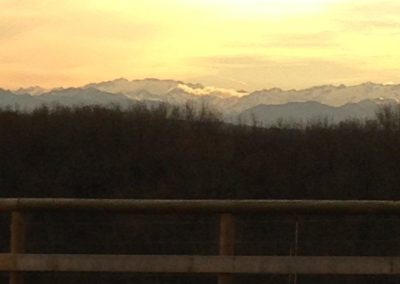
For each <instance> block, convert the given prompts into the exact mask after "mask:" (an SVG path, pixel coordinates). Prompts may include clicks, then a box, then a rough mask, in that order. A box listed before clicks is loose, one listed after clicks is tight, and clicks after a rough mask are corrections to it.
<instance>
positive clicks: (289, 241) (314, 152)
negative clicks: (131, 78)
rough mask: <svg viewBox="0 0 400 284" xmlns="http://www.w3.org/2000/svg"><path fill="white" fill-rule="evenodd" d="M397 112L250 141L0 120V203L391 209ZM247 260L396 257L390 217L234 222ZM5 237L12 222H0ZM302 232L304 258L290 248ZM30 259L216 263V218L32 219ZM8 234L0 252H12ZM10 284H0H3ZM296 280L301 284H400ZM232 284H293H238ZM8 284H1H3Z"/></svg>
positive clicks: (66, 279) (147, 111)
mask: <svg viewBox="0 0 400 284" xmlns="http://www.w3.org/2000/svg"><path fill="white" fill-rule="evenodd" d="M399 145H400V108H397V107H393V106H384V107H381V108H380V109H379V110H378V111H377V114H376V118H375V119H374V120H368V121H360V120H348V121H346V122H342V123H339V124H329V123H328V122H327V121H325V120H323V119H322V120H319V121H314V122H312V123H308V124H304V125H290V124H287V125H286V124H282V123H277V124H276V125H274V126H271V127H268V128H263V127H258V126H257V123H256V122H255V123H254V125H253V126H246V125H240V124H237V125H234V124H227V123H224V122H223V120H222V119H221V118H220V117H219V115H218V114H214V113H212V112H211V111H208V110H207V109H206V108H203V109H201V110H196V109H193V108H191V107H189V106H186V107H183V108H178V107H171V106H167V105H161V106H158V107H153V108H150V107H146V106H144V105H139V106H135V107H132V108H131V109H129V110H126V109H120V108H118V107H111V108H107V107H99V106H85V107H75V108H67V107H53V108H47V107H43V108H40V109H37V110H35V111H32V112H19V111H16V110H7V109H3V110H1V111H0V185H1V193H0V194H1V197H74V198H138V199H337V200H350V199H356V200H398V199H399V197H400V191H399V184H400V166H399V165H400V147H399ZM238 218H239V219H238V223H239V227H240V228H241V229H240V230H239V236H238V243H237V252H238V254H242V255H246V254H249V255H257V254H259V255H262V254H266V255H289V254H292V253H293V251H294V250H296V251H298V254H299V255H379V256H385V255H399V253H400V240H399V239H398V236H399V235H400V221H399V220H398V218H396V217H394V216H386V217H384V218H382V217H376V216H360V217H358V216H357V217H321V216H313V217H305V216H274V217H271V216H265V217H252V216H239V217H238ZM0 222H1V228H2V231H3V232H7V226H8V222H9V220H8V216H0ZM296 222H297V223H298V224H299V240H300V241H299V245H298V248H294V242H293V235H294V229H293V228H294V226H295V224H296ZM29 224H30V225H29V227H28V230H29V240H28V251H30V252H33V253H34V252H51V253H57V252H63V253H123V254H127V253H141V254H146V253H157V254H186V253H187V254H191V253H194V254H215V253H216V252H217V241H216V239H217V216H215V217H212V216H211V217H206V218H202V217H199V216H186V217H181V218H179V217H177V216H128V215H121V216H109V215H107V214H103V215H101V216H99V214H97V215H95V216H91V215H87V216H86V215H84V216H75V215H74V214H70V215H67V216H65V215H63V216H61V215H60V216H58V215H57V214H55V215H49V214H31V215H30V216H29ZM8 237H9V235H8V233H4V234H1V235H0V248H1V250H2V251H7V250H8V241H7V240H8ZM0 279H1V280H0V282H1V281H4V283H6V280H5V279H6V275H4V277H3V278H0ZM396 281H399V278H395V277H391V278H385V277H367V276H365V277H337V276H331V277H307V276H302V277H299V279H298V283H310V284H311V283H312V284H314V283H326V284H336V283H352V284H357V283H398V282H396ZM54 282H57V283H60V284H61V283H98V284H100V283H110V284H113V283H143V284H147V283H151V284H153V283H214V282H215V278H214V277H204V276H202V277H200V276H193V277H188V276H185V277H183V276H178V275H172V276H165V275H157V276H150V275H102V276H101V277H99V276H94V275H89V274H88V275H63V274H43V275H40V274H37V275H36V274H30V275H28V276H27V283H54ZM237 282H238V283H294V282H293V277H291V276H259V277H258V276H257V277H255V276H251V277H250V276H240V277H239V279H238V281H237ZM1 283H3V282H1Z"/></svg>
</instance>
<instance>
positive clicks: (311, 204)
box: [0, 198, 400, 214]
mask: <svg viewBox="0 0 400 284" xmlns="http://www.w3.org/2000/svg"><path fill="white" fill-rule="evenodd" d="M0 211H3V212H4V211H88V212H93V211H94V212H96V211H101V212H104V211H108V212H130V213H172V214H173V213H202V214H213V213H270V214H271V213H277V214H285V213H294V214H400V201H335V200H128V199H63V198H61V199H52V198H16V199H7V198H6V199H4V198H2V199H0Z"/></svg>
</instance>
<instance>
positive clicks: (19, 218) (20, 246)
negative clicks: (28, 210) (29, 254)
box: [9, 211, 25, 284]
mask: <svg viewBox="0 0 400 284" xmlns="http://www.w3.org/2000/svg"><path fill="white" fill-rule="evenodd" d="M10 250H11V254H21V253H24V252H25V216H24V213H22V212H16V211H14V212H12V213H11V240H10ZM9 283H10V284H23V283H24V276H23V273H22V272H16V271H13V272H10V281H9Z"/></svg>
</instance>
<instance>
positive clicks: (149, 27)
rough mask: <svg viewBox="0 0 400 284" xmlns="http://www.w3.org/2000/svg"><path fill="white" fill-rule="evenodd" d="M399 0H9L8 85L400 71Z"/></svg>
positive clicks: (307, 79) (318, 78)
mask: <svg viewBox="0 0 400 284" xmlns="http://www.w3.org/2000/svg"><path fill="white" fill-rule="evenodd" d="M399 15H400V1H398V0H276V1H273V0H202V1H199V0H85V1H82V0H0V87H3V88H11V89H13V88H18V87H27V86H35V85H40V86H43V87H46V88H52V87H59V86H64V87H65V86H80V85H84V84H86V83H89V82H98V81H104V80H112V79H115V78H120V77H124V78H127V79H142V78H160V79H177V80H183V81H187V82H193V83H195V82H200V83H203V84H205V85H213V86H216V87H224V88H235V89H244V90H248V91H252V90H256V89H263V88H272V87H280V88H284V89H292V88H297V89H300V88H306V87H310V86H314V85H323V84H333V85H340V84H346V85H354V84H358V83H362V82H366V81H372V82H377V83H400V65H399V64H398V63H399V62H400V17H399Z"/></svg>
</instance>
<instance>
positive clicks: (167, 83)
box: [0, 79, 400, 124]
mask: <svg viewBox="0 0 400 284" xmlns="http://www.w3.org/2000/svg"><path fill="white" fill-rule="evenodd" d="M139 102H141V103H146V104H158V103H167V104H171V105H185V104H187V103H190V104H192V105H193V106H202V105H205V106H207V107H209V108H210V109H211V110H214V111H217V112H219V113H221V114H222V116H223V117H224V119H225V120H227V121H230V122H236V121H241V122H243V123H252V122H253V121H254V120H256V121H258V122H260V123H263V124H270V123H274V122H276V121H278V120H285V121H308V120H312V119H315V118H328V119H329V120H332V121H334V122H338V121H343V120H346V119H349V118H360V119H367V118H372V117H373V116H374V115H375V112H376V109H377V107H378V106H379V105H382V104H388V103H390V104H396V103H398V102H400V85H384V84H375V83H371V82H368V83H364V84H360V85H356V86H345V85H340V86H333V85H323V86H317V87H312V88H308V89H303V90H282V89H278V88H273V89H265V90H259V91H254V92H246V91H237V90H232V89H223V88H215V87H208V86H203V85H201V84H191V83H185V82H182V81H175V80H159V79H144V80H127V79H116V80H112V81H105V82H100V83H91V84H88V85H85V86H81V87H77V88H57V89H51V90H46V89H44V88H41V87H30V88H21V89H18V90H5V89H0V107H3V108H4V107H11V108H18V109H20V110H24V111H30V110H33V109H35V108H37V107H40V106H42V105H50V106H51V105H66V106H75V105H93V104H95V105H106V106H107V105H120V106H122V107H128V106H131V105H133V104H137V103H139Z"/></svg>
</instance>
